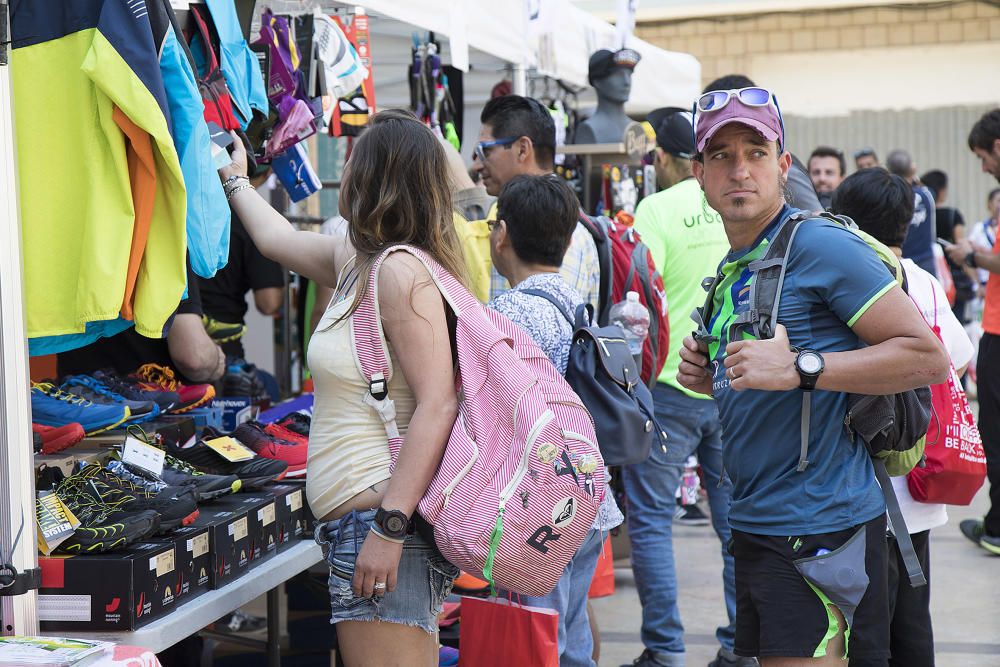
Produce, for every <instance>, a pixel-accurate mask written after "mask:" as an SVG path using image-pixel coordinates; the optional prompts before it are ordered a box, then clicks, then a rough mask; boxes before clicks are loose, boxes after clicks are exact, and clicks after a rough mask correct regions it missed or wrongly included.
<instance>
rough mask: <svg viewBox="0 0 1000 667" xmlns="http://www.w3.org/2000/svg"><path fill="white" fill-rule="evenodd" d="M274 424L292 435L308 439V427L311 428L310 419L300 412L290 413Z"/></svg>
mask: <svg viewBox="0 0 1000 667" xmlns="http://www.w3.org/2000/svg"><path fill="white" fill-rule="evenodd" d="M276 423H277V424H278V426H284V427H285V428H287V429H288V430H289V431H291V432H292V433H298V434H299V435H304V436H305V437H307V438H308V437H309V427H310V426H312V418H311V417H309V415H306V414H302V413H301V412H292V413H289V414H287V415H285V416H284V417H282V418H281V419H279V420H278V421H277V422H276Z"/></svg>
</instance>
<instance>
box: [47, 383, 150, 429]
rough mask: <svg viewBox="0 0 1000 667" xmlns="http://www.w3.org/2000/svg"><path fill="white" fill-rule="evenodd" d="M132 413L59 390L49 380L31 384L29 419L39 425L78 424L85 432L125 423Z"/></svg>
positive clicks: (121, 406) (126, 409) (116, 406)
mask: <svg viewBox="0 0 1000 667" xmlns="http://www.w3.org/2000/svg"><path fill="white" fill-rule="evenodd" d="M131 415H132V413H131V412H130V411H129V409H128V406H125V405H117V404H115V405H99V404H97V403H91V402H90V401H88V400H87V399H85V398H81V397H80V396H77V395H75V394H68V393H66V392H64V391H60V389H59V388H58V387H56V386H55V385H54V384H52V383H50V382H33V383H32V384H31V420H32V421H33V422H34V423H36V424H42V425H43V426H64V425H65V424H70V423H72V422H77V423H79V424H80V425H81V426H82V427H83V430H84V432H86V434H87V435H94V434H95V433H100V432H101V431H107V430H108V429H112V428H114V427H116V426H118V425H120V424H123V423H125V421H126V420H128V418H129V417H130V416H131Z"/></svg>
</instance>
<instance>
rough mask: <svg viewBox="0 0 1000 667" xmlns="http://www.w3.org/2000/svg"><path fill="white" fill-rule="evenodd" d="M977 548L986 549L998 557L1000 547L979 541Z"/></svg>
mask: <svg viewBox="0 0 1000 667" xmlns="http://www.w3.org/2000/svg"><path fill="white" fill-rule="evenodd" d="M979 546H981V547H982V548H984V549H986V550H987V551H988V552H990V553H991V554H993V555H994V556H1000V545H997V544H990V543H989V542H987V541H986V540H982V539H981V540H979Z"/></svg>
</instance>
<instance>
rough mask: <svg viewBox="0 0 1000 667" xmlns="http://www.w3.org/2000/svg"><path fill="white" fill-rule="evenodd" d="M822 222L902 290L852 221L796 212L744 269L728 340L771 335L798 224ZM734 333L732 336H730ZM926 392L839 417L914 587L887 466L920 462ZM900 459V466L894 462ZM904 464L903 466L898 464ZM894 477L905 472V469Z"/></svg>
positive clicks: (887, 256) (805, 404)
mask: <svg viewBox="0 0 1000 667" xmlns="http://www.w3.org/2000/svg"><path fill="white" fill-rule="evenodd" d="M816 218H821V219H823V220H826V221H829V222H834V223H836V224H838V225H841V226H843V227H845V228H847V229H849V230H850V231H852V232H854V233H855V234H857V235H858V236H860V237H861V238H862V239H863V240H864V241H865V242H866V243H867V244H868V245H869V246H871V248H872V249H873V250H874V251H875V252H876V254H878V256H879V258H880V259H881V260H882V263H883V264H885V266H886V268H887V269H888V270H889V273H890V274H892V276H893V277H894V278H895V279H896V281H897V282H898V284H899V285H900V286H901V287H902V288H903V290H904V291H905V290H906V275H905V274H904V273H903V268H902V266H900V264H899V260H898V259H896V257H895V255H894V254H893V253H892V251H890V250H889V249H888V248H887V247H885V246H884V245H883V244H881V243H879V241H877V240H876V239H875V238H874V237H872V236H870V235H868V234H866V233H864V232H862V231H861V230H859V229H858V226H857V225H856V224H855V222H854V221H853V220H851V219H850V218H849V217H847V216H842V215H834V214H832V213H828V212H826V211H823V212H821V213H810V212H808V211H798V212H797V213H793V214H792V215H790V216H789V217H788V218H787V219H786V220H784V221H783V222H782V223H781V227H780V228H779V229H778V231H777V233H775V235H774V239H773V240H772V241H771V242H770V244H769V245H768V247H767V251H766V252H765V254H764V256H763V257H762V258H760V259H759V260H757V261H754V262H750V265H749V266H748V267H747V268H748V269H749V270H750V271H751V272H752V273H753V274H754V279H753V282H752V283H751V285H750V304H749V308H747V310H746V311H745V312H743V313H742V314H741V315H740V316H739V317H738V318H737V319H736V321H735V322H733V324H732V325H731V328H730V331H731V334H730V338H729V340H741V333H740V332H742V331H747V332H749V333H751V334H753V336H754V338H757V339H758V340H764V339H767V338H773V337H774V329H775V326H776V325H777V324H778V309H779V306H780V300H781V286H782V284H783V283H784V281H785V269H786V268H787V266H788V257H789V255H790V253H791V249H792V242H793V241H794V239H795V233H796V232H797V231H798V229H799V227H800V225H802V224H803V223H806V222H807V221H808V220H810V219H816ZM721 280H722V275H721V274H719V275H716V276H715V277H714V278H706V279H705V281H704V282H703V283H702V285H703V287H704V288H705V291H706V292H708V294H707V296H706V298H705V305H704V306H702V307H701V308H698V309H696V310H695V312H694V313H692V315H691V318H692V319H693V320H694V321H695V324H696V325H697V331H696V332H695V337H696V338H698V339H699V340H709V339H711V338H712V336H711V332H710V331H709V330H708V326H707V323H708V322H711V318H712V305H713V302H714V299H715V290H716V287H717V286H718V284H719V283H720V282H721ZM733 331H735V332H736V333H732V332H733ZM811 399H812V392H809V391H804V392H802V417H801V429H800V430H801V433H800V450H799V463H798V466H797V467H796V469H797V470H798V471H799V472H801V471H803V470H805V469H806V467H807V466H808V465H809V432H810V431H809V421H810V413H811ZM930 417H931V392H930V388H929V387H920V388H918V389H910V390H908V391H904V392H900V393H898V394H892V395H877V396H876V395H866V394H848V395H847V414H846V415H845V416H844V428H845V429H846V430H847V432H848V434H849V435H850V436H851V438H852V439H860V440H861V442H862V443H863V444H864V446H865V448H866V449H867V450H868V453H869V455H870V456H871V459H872V464H873V466H874V468H875V477H876V479H877V480H878V483H879V486H880V487H881V488H882V495H883V496H884V497H885V504H886V509H887V511H888V514H889V519H890V520H891V521H892V526H893V530H894V531H895V533H896V541H897V544H898V545H899V551H900V554H901V555H902V556H903V562H904V564H905V565H906V571H907V575H908V576H909V578H910V583H911V584H912V585H913V586H921V585H924V584H926V583H927V580H926V579H925V577H924V574H923V572H922V571H921V568H920V563H919V562H918V561H917V555H916V552H915V551H914V550H913V544H912V542H911V541H910V535H909V532H908V531H907V529H906V523H905V522H904V521H903V514H902V512H901V511H900V509H899V501H898V500H897V499H896V493H895V492H894V491H893V488H892V481H891V480H890V473H889V471H888V470H887V469H886V462H887V461H888V462H889V463H890V466H893V464H896V466H897V467H898V469H899V470H902V467H903V466H908V467H906V470H909V468H912V467H913V465H914V464H915V463H916V462H917V461H920V460H922V455H923V446H924V440H925V437H926V435H927V429H928V427H929V426H930ZM897 460H898V461H900V462H899V463H896V462H897ZM904 461H905V462H906V463H903V462H904ZM893 474H905V471H902V472H897V471H894V472H893Z"/></svg>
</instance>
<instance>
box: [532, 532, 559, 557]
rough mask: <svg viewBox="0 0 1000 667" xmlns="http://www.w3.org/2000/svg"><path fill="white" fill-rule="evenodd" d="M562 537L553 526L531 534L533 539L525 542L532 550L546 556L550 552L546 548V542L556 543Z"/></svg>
mask: <svg viewBox="0 0 1000 667" xmlns="http://www.w3.org/2000/svg"><path fill="white" fill-rule="evenodd" d="M560 537H562V535H560V534H559V533H557V532H556V531H555V530H553V528H552V526H541V527H540V528H539V529H538V530H536V531H535V532H533V533H532V534H531V537H529V538H528V539H527V541H526V542H525V543H526V544H527V545H528V546H529V547H531V548H532V549H535V550H537V551H538V552H539V553H543V554H546V553H548V552H549V548H548V547H547V546H545V543H546V542H554V541H556V540H558V539H559V538H560Z"/></svg>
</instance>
